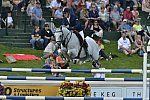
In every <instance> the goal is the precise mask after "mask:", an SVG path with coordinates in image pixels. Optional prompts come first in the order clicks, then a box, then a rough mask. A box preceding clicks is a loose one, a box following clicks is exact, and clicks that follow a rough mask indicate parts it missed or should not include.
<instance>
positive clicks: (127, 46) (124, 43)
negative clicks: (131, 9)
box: [118, 32, 133, 55]
mask: <svg viewBox="0 0 150 100" xmlns="http://www.w3.org/2000/svg"><path fill="white" fill-rule="evenodd" d="M118 50H119V52H122V53H124V54H125V55H131V54H133V50H132V49H131V43H130V41H129V39H128V38H126V33H125V32H123V33H122V37H121V38H120V39H119V40H118Z"/></svg>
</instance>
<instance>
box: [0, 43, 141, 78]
mask: <svg viewBox="0 0 150 100" xmlns="http://www.w3.org/2000/svg"><path fill="white" fill-rule="evenodd" d="M0 48H1V50H0V58H1V59H2V60H3V61H4V63H0V67H1V68H42V66H43V64H44V60H38V61H37V60H35V61H34V60H33V61H17V62H16V63H12V64H8V63H7V61H6V60H5V57H4V56H2V54H6V53H17V54H34V55H36V56H38V57H41V56H42V51H41V50H32V49H30V48H28V49H25V48H15V47H7V46H3V45H0ZM105 50H106V52H107V53H109V52H111V53H112V54H116V55H118V58H114V59H112V60H111V61H106V60H101V61H100V63H101V65H102V67H104V68H106V69H142V68H143V67H142V65H143V58H142V57H139V56H138V55H137V54H135V55H132V56H130V57H128V56H125V55H124V54H122V53H118V51H117V42H116V41H112V42H111V43H110V44H105ZM70 66H71V69H91V63H90V62H87V63H86V64H82V65H79V64H72V63H70ZM0 75H7V76H13V75H14V76H51V73H27V72H0ZM64 75H65V76H70V77H71V76H74V77H75V76H78V77H92V76H93V75H92V74H91V73H89V74H85V73H73V74H72V73H65V74H64ZM106 77H142V75H141V74H107V75H106Z"/></svg>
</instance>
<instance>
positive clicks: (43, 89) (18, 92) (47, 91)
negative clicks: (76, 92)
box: [4, 86, 59, 96]
mask: <svg viewBox="0 0 150 100" xmlns="http://www.w3.org/2000/svg"><path fill="white" fill-rule="evenodd" d="M4 87H5V94H6V95H11V96H56V95H57V93H58V88H59V87H58V86H4Z"/></svg>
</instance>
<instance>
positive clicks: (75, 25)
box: [63, 8, 82, 32]
mask: <svg viewBox="0 0 150 100" xmlns="http://www.w3.org/2000/svg"><path fill="white" fill-rule="evenodd" d="M77 20H78V19H77V18H76V16H74V15H72V14H70V9H69V8H65V10H64V18H63V25H65V26H66V27H68V29H70V30H76V31H78V32H80V31H82V26H81V24H80V22H78V21H77Z"/></svg>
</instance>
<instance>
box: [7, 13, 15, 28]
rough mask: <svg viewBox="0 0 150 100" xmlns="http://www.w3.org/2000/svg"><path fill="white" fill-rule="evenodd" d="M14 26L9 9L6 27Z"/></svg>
mask: <svg viewBox="0 0 150 100" xmlns="http://www.w3.org/2000/svg"><path fill="white" fill-rule="evenodd" d="M13 26H14V24H13V18H12V16H11V11H10V12H8V17H7V27H8V28H12V27H13Z"/></svg>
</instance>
